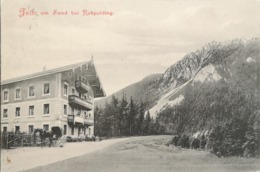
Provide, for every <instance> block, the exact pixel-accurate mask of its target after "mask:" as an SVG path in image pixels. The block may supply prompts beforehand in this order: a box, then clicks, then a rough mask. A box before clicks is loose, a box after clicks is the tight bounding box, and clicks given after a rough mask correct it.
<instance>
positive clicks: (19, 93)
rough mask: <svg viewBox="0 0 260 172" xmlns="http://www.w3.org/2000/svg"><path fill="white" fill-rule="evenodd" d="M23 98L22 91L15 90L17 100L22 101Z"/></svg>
mask: <svg viewBox="0 0 260 172" xmlns="http://www.w3.org/2000/svg"><path fill="white" fill-rule="evenodd" d="M20 98H21V89H20V88H17V89H16V90H15V99H20Z"/></svg>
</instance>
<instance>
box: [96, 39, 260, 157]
mask: <svg viewBox="0 0 260 172" xmlns="http://www.w3.org/2000/svg"><path fill="white" fill-rule="evenodd" d="M124 93H127V96H128V98H129V97H131V96H133V98H134V99H136V101H142V102H137V103H136V101H135V102H133V100H131V101H130V103H128V102H129V101H128V102H127V101H125V99H121V100H122V101H120V100H119V101H118V99H116V98H115V97H118V96H121V97H122V96H123V95H124ZM115 97H113V98H112V101H111V100H110V102H109V103H110V104H107V105H106V106H105V108H104V109H102V108H96V111H95V117H96V124H97V125H96V127H98V126H100V127H101V128H100V130H99V131H106V133H105V135H111V136H118V135H119V136H120V135H126V136H128V135H143V134H149V133H150V134H173V135H175V137H174V138H173V140H172V143H173V144H174V145H175V146H181V147H184V148H190V147H191V148H202V149H204V148H206V149H208V150H210V152H212V153H214V154H216V155H217V156H219V157H220V156H244V157H260V39H259V38H254V39H251V40H247V41H246V40H240V39H235V40H232V41H226V42H222V43H219V42H212V43H209V44H207V45H205V46H204V47H202V48H201V49H200V50H197V51H195V52H191V53H189V54H187V55H186V56H184V57H183V59H182V60H180V61H178V62H177V63H175V64H173V65H172V66H170V67H169V68H168V69H167V70H166V71H165V73H164V74H163V75H151V76H149V77H147V78H145V79H144V80H142V81H140V82H137V83H135V84H133V85H131V86H129V87H126V88H125V89H123V90H121V91H120V92H118V93H116V94H115ZM125 97H126V96H125ZM118 98H119V99H120V97H118ZM145 110H146V115H145V112H144V111H145ZM148 112H149V113H148ZM150 116H153V118H151V117H150ZM103 126H105V128H104V127H103ZM102 127H103V128H102ZM195 145H196V147H195Z"/></svg>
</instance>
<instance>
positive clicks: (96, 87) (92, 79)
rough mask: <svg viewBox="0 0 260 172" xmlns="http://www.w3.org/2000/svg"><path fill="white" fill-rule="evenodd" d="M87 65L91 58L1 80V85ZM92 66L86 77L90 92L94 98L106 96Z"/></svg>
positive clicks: (91, 61)
mask: <svg viewBox="0 0 260 172" xmlns="http://www.w3.org/2000/svg"><path fill="white" fill-rule="evenodd" d="M88 63H93V58H92V59H91V60H90V61H84V62H80V63H75V64H72V65H68V66H63V67H59V68H55V69H50V70H45V71H41V72H37V73H33V74H29V75H25V76H20V77H16V78H12V79H8V80H3V81H1V85H5V84H10V83H14V82H19V81H23V80H27V79H32V78H37V77H41V76H46V75H51V74H55V73H59V72H63V71H67V70H70V69H75V68H78V67H80V66H82V65H84V64H88ZM92 66H93V70H92V72H93V76H88V77H87V79H88V80H89V84H90V86H91V87H92V90H93V91H94V97H103V96H106V94H105V91H104V90H103V87H102V84H101V82H100V80H99V77H98V76H97V72H96V69H95V66H94V64H93V65H92Z"/></svg>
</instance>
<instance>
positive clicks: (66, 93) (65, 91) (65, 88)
mask: <svg viewBox="0 0 260 172" xmlns="http://www.w3.org/2000/svg"><path fill="white" fill-rule="evenodd" d="M63 91H64V95H68V85H67V84H64V88H63Z"/></svg>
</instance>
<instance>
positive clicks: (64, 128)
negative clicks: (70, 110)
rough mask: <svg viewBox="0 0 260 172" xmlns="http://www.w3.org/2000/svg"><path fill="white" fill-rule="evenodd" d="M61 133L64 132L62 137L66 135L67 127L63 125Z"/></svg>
mask: <svg viewBox="0 0 260 172" xmlns="http://www.w3.org/2000/svg"><path fill="white" fill-rule="evenodd" d="M63 131H64V133H63V134H64V135H66V134H67V125H64V127H63Z"/></svg>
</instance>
